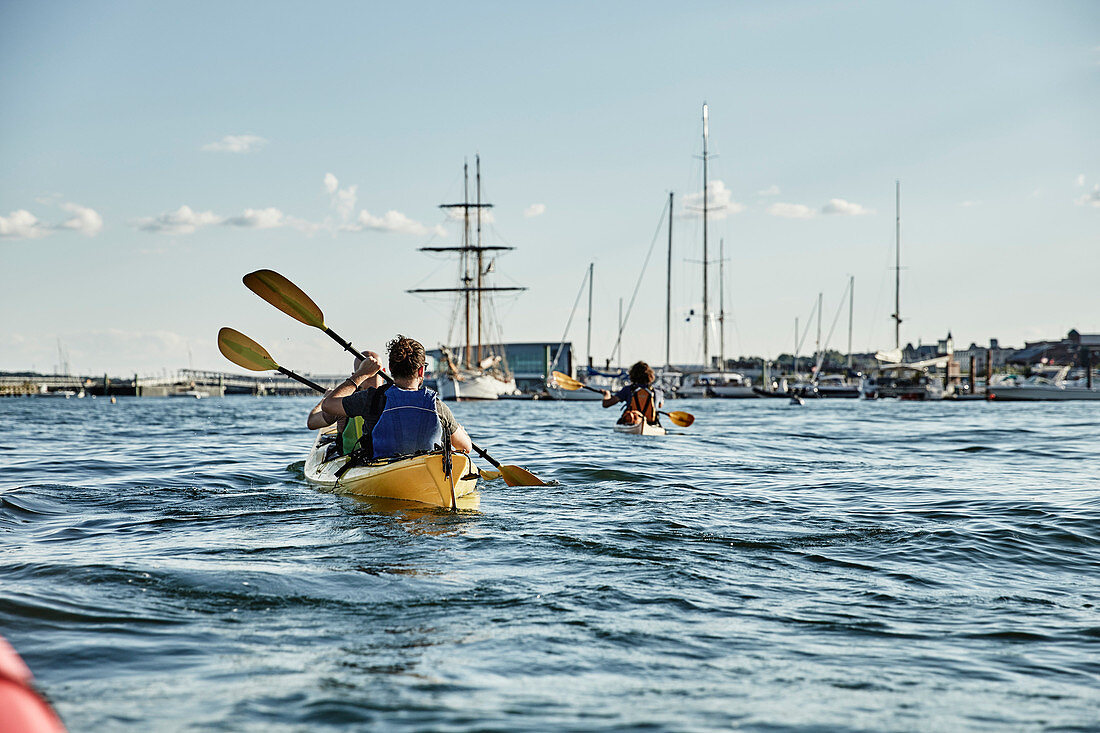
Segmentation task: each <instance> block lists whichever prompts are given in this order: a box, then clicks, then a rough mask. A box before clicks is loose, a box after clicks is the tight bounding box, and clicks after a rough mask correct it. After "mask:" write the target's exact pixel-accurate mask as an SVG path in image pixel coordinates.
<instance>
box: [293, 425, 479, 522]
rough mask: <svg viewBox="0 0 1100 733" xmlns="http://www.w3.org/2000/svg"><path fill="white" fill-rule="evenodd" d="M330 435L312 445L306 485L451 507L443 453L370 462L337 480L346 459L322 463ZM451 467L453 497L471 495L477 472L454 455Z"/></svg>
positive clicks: (470, 463)
mask: <svg viewBox="0 0 1100 733" xmlns="http://www.w3.org/2000/svg"><path fill="white" fill-rule="evenodd" d="M332 434H333V433H332V432H331V431H330V432H327V433H322V434H320V435H318V436H317V439H316V441H314V444H313V450H311V451H310V454H309V458H307V459H306V463H305V467H304V469H303V471H304V473H305V477H306V480H308V481H309V482H311V483H313V484H317V485H319V486H324V487H325V488H328V489H330V490H332V491H334V492H335V493H339V494H354V495H356V496H377V497H384V498H388V499H402V500H404V501H415V502H420V503H422V504H431V505H434V506H440V507H445V508H451V507H452V502H451V484H450V481H449V480H448V479H447V477H446V475H444V472H443V454H442V453H440V452H433V453H427V454H424V455H419V456H413V457H411V458H399V459H393V460H381V461H372V462H370V463H367V464H364V465H359V466H354V467H352V468H349V469H347V470H346V471H345V472H343V474H342V475H339V476H338V475H337V472H338V471H339V470H340V469H342V468H343V467H344V465H345V464H346V463H347V462H348V460H349V458H348V457H347V456H336V457H335V458H331V459H329V460H325V459H326V453H327V452H328V449H329V447H330V446H331V444H332V443H331V439H329V438H328V437H326V436H329V435H332ZM451 463H452V466H451V475H452V476H453V477H454V495H455V497H456V498H461V497H464V496H467V495H469V494H472V493H473V492H474V490H475V489H476V487H477V479H478V470H477V467H476V466H475V465H474V462H473V461H472V460H471V458H470V456H468V455H466V454H465V453H453V454H451Z"/></svg>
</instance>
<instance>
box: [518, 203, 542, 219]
mask: <svg viewBox="0 0 1100 733" xmlns="http://www.w3.org/2000/svg"><path fill="white" fill-rule="evenodd" d="M545 213H546V204H531V205H530V206H528V207H527V208H526V209H524V210H523V215H524V216H526V217H527V218H528V219H530V218H531V217H534V216H542V215H543V214H545Z"/></svg>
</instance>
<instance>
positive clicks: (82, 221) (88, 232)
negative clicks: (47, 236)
mask: <svg viewBox="0 0 1100 733" xmlns="http://www.w3.org/2000/svg"><path fill="white" fill-rule="evenodd" d="M61 208H62V209H64V210H65V211H68V212H69V213H70V214H72V216H71V217H69V218H68V219H66V220H65V221H63V222H62V223H61V224H59V225H58V228H59V229H72V230H74V231H77V232H80V233H81V234H83V235H85V236H87V237H94V236H95V235H97V234H99V232H100V230H102V229H103V217H102V216H100V215H99V212H97V211H96V210H95V209H89V208H88V207H87V206H81V205H80V204H71V203H65V204H61Z"/></svg>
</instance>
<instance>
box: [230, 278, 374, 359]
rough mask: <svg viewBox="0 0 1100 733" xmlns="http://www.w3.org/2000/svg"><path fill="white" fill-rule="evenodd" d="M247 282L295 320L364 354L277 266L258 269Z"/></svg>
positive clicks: (353, 350)
mask: <svg viewBox="0 0 1100 733" xmlns="http://www.w3.org/2000/svg"><path fill="white" fill-rule="evenodd" d="M244 284H245V287H247V288H248V289H249V290H251V291H252V292H253V293H255V294H256V295H258V296H260V297H261V298H263V299H264V300H266V301H267V302H268V303H271V305H273V306H275V307H276V308H278V309H279V310H281V311H282V312H283V313H286V314H287V315H288V316H290V317H291V318H293V319H294V320H296V321H301V322H302V323H304V324H306V325H307V326H313V327H314V328H319V329H321V330H322V331H324V332H325V333H327V334H328V335H329V336H330V337H332V339H333V340H334V341H335V342H336V343H338V344H340V345H341V346H343V347H344V349H345V350H347V351H350V352H351V353H352V354H355V355H356V356H357V357H359V358H360V359H362V358H363V355H362V354H360V353H359V352H358V351H357V350H356V349H355V348H353V347H352V345H351V343H350V342H348V341H345V340H344V339H342V338H340V337H339V336H338V335H336V334H335V333H334V332H333V331H332V329H331V328H329V327H328V326H326V325H325V314H324V313H322V312H321V309H320V308H318V307H317V304H316V303H314V302H313V299H312V298H310V297H309V296H308V295H306V294H305V293H304V292H303V291H302V289H301V288H299V287H298V286H297V285H295V284H294V283H292V282H290V280H287V279H286V278H285V277H283V276H282V275H280V274H279V273H277V272H275V271H274V270H256V271H255V272H250V273H248V274H247V275H245V276H244Z"/></svg>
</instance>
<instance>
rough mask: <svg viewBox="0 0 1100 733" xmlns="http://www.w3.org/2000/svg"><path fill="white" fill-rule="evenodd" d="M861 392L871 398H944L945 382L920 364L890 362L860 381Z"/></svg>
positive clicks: (865, 396)
mask: <svg viewBox="0 0 1100 733" xmlns="http://www.w3.org/2000/svg"><path fill="white" fill-rule="evenodd" d="M860 394H861V395H862V396H863V397H864V398H866V399H869V400H874V399H886V398H890V397H896V398H898V399H901V400H940V399H943V382H942V381H940V379H939V378H938V377H935V376H933V375H932V374H930V373H929V371H928V368H927V367H926V366H921V365H918V364H888V365H885V366H880V367H879V368H877V369H875V370H874V371H873V372H872V373H871V374H870V375H868V376H866V377H864V378H863V381H862V382H861V383H860Z"/></svg>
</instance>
